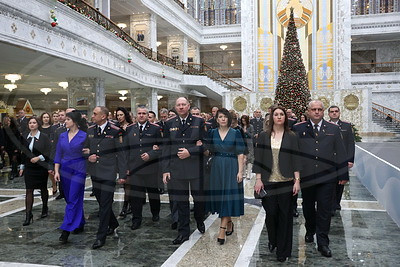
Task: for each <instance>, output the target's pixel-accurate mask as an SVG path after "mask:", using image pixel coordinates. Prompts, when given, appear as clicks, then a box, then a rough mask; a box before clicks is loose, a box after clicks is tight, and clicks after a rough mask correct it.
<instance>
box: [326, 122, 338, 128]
mask: <svg viewBox="0 0 400 267" xmlns="http://www.w3.org/2000/svg"><path fill="white" fill-rule="evenodd" d="M326 122H327V123H330V124H332V125H335V126H337V127H339V125H337V124H336V123H334V122H331V121H326Z"/></svg>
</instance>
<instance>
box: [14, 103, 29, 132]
mask: <svg viewBox="0 0 400 267" xmlns="http://www.w3.org/2000/svg"><path fill="white" fill-rule="evenodd" d="M17 122H18V127H19V129H18V130H19V132H20V133H21V134H22V135H25V134H27V133H28V118H27V117H25V111H24V110H23V109H21V110H20V111H18V120H17Z"/></svg>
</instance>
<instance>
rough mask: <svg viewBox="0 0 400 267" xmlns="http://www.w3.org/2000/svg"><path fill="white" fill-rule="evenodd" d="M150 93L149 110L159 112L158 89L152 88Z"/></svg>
mask: <svg viewBox="0 0 400 267" xmlns="http://www.w3.org/2000/svg"><path fill="white" fill-rule="evenodd" d="M149 94H150V97H149V99H150V105H149V110H152V111H154V113H156V114H158V98H157V95H158V89H156V88H152V89H151V91H150V92H149Z"/></svg>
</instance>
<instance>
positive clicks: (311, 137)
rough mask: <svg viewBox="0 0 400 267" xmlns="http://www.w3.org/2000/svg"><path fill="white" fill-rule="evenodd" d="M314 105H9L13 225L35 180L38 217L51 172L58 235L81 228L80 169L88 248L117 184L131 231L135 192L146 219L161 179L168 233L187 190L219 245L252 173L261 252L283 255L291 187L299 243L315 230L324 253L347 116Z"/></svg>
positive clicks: (109, 221)
mask: <svg viewBox="0 0 400 267" xmlns="http://www.w3.org/2000/svg"><path fill="white" fill-rule="evenodd" d="M324 110H325V108H324V106H323V103H322V102H321V101H319V100H313V101H311V102H310V103H309V104H308V107H307V111H306V114H297V115H298V117H297V116H296V114H294V113H293V112H292V110H291V109H285V108H284V107H282V106H278V105H273V106H271V107H270V109H269V110H268V112H267V113H266V114H265V117H264V118H263V117H262V113H261V110H256V111H254V113H253V116H252V118H251V117H250V116H249V115H246V114H244V115H242V116H239V114H237V113H236V112H235V111H233V110H230V111H229V110H227V109H225V108H218V107H213V108H212V110H211V114H208V113H202V112H201V110H200V109H199V108H198V107H190V103H189V101H188V99H186V98H184V97H179V98H178V99H177V100H176V102H175V107H174V108H173V109H171V110H168V109H165V108H163V109H161V110H160V111H159V118H160V119H159V120H158V121H157V118H156V113H155V112H153V111H150V110H148V108H147V107H145V106H139V107H138V108H137V109H136V110H135V114H132V113H131V112H128V110H126V109H125V108H122V107H121V108H118V109H117V110H116V112H115V115H116V116H115V119H114V116H113V115H114V114H113V113H111V112H110V111H109V110H108V109H107V108H106V107H103V106H99V107H96V108H95V109H94V110H93V115H92V117H91V120H90V122H88V121H87V118H86V116H85V115H82V114H81V113H79V112H78V111H76V110H74V109H72V108H69V109H67V110H65V111H58V112H56V113H53V114H49V113H47V112H45V113H43V114H41V116H40V117H36V116H33V117H31V118H29V119H28V118H26V117H25V114H24V112H23V111H20V112H19V113H18V120H16V119H14V118H11V117H6V118H5V119H4V120H3V131H1V134H0V139H1V146H2V148H4V149H3V150H4V151H5V152H7V154H8V157H9V159H10V165H11V175H10V179H14V178H15V177H17V176H18V175H19V176H22V175H23V176H24V178H25V185H26V218H25V221H24V223H23V225H24V226H27V225H29V224H30V223H31V221H32V220H33V214H32V204H33V190H34V189H40V191H41V197H42V201H43V208H42V214H41V217H42V218H45V217H47V216H48V205H47V202H48V198H49V196H48V193H47V192H48V191H47V181H48V179H51V181H52V186H53V193H56V192H57V182H58V183H59V188H58V190H59V191H60V194H59V196H58V197H57V198H59V199H60V198H65V201H66V208H65V215H64V221H63V223H62V225H61V226H60V229H61V230H62V234H61V236H60V238H59V239H60V242H62V243H67V242H68V237H69V235H70V233H74V234H79V233H81V232H83V231H84V225H85V217H84V207H83V206H84V205H83V198H84V188H85V181H86V176H87V174H89V175H90V177H91V179H92V184H93V195H94V196H95V197H96V199H97V202H98V204H99V226H98V231H97V235H96V240H95V242H94V244H93V246H92V248H93V249H97V248H100V247H102V246H104V244H105V241H106V237H107V236H108V235H111V234H113V233H114V231H115V230H116V228H117V227H118V226H119V223H118V219H117V216H115V214H114V212H113V209H112V203H113V198H114V191H115V187H116V184H117V183H119V184H121V185H123V187H124V192H125V197H124V203H123V207H122V210H121V212H120V213H119V216H120V217H121V218H126V216H127V215H128V214H130V213H132V225H131V229H132V230H136V229H138V228H140V227H141V224H142V221H143V217H142V210H143V203H145V202H146V193H147V194H148V196H149V203H150V205H149V206H150V211H151V213H152V221H153V222H154V223H156V222H157V221H159V220H160V216H159V213H160V194H162V193H164V190H165V188H167V190H168V195H169V202H170V209H171V228H172V229H177V232H178V233H177V237H176V238H175V239H174V240H173V241H172V242H173V244H175V245H179V244H182V243H183V242H185V241H187V240H188V239H189V236H190V233H191V231H190V211H191V210H190V203H189V196H190V195H191V196H192V197H193V202H194V208H193V211H194V219H195V220H196V226H197V229H198V231H199V232H200V233H202V234H203V233H205V230H206V229H205V225H204V219H205V216H206V214H208V213H218V215H219V218H220V219H221V221H220V228H219V233H218V237H217V242H218V243H219V244H221V245H223V244H224V243H225V242H226V238H227V237H228V236H230V235H232V234H233V232H234V223H233V221H232V217H239V216H241V215H243V214H244V189H243V179H248V180H249V182H250V181H251V178H252V177H255V184H254V190H255V193H256V194H260V192H261V191H264V193H265V194H264V196H263V197H262V206H263V208H264V209H265V211H266V227H267V230H268V240H269V245H268V248H269V250H270V252H274V251H275V249H276V255H277V260H278V261H281V262H283V261H285V260H286V259H287V258H288V257H290V256H291V251H292V235H293V217H297V216H298V211H297V195H298V193H299V192H300V191H301V192H302V199H303V203H302V205H303V214H304V217H305V220H306V223H305V226H306V235H305V242H314V235H315V234H316V239H317V245H318V250H319V251H320V252H321V254H322V255H323V256H326V257H331V255H332V252H331V250H330V248H329V237H328V234H329V230H330V221H331V216H334V214H335V211H336V210H340V209H341V207H340V199H341V197H342V193H343V186H344V185H345V184H346V182H347V181H348V180H349V174H348V170H349V168H351V167H352V165H353V162H354V138H353V134H352V129H351V125H350V123H347V122H343V121H341V120H340V109H339V107H337V106H331V107H329V109H328V115H329V117H330V121H326V120H324V119H323V116H324ZM52 121H53V122H52ZM3 162H4V157H3ZM19 163H22V165H21V168H20V170H19V173H18V165H19ZM253 173H254V174H255V175H254V176H253ZM165 185H166V187H165ZM316 207H317V208H316Z"/></svg>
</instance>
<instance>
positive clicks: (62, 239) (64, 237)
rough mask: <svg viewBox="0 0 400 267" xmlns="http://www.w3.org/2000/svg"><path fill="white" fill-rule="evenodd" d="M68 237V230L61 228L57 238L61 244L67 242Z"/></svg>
mask: <svg viewBox="0 0 400 267" xmlns="http://www.w3.org/2000/svg"><path fill="white" fill-rule="evenodd" d="M68 237H69V232H68V231H65V230H63V231H62V233H61V236H60V238H59V239H58V240H60V242H61V244H66V243H67V242H68Z"/></svg>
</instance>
